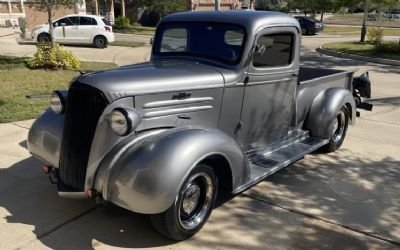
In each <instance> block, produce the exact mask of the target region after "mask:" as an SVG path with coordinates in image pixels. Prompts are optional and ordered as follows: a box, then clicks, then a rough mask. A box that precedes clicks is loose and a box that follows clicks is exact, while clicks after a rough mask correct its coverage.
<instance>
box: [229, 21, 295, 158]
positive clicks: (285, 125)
mask: <svg viewBox="0 0 400 250" xmlns="http://www.w3.org/2000/svg"><path fill="white" fill-rule="evenodd" d="M298 37H299V36H298V31H297V29H295V28H294V27H293V28H292V27H276V28H266V29H263V30H261V31H260V32H259V33H258V34H257V36H256V40H255V41H256V43H255V44H254V46H253V47H254V48H255V51H254V52H253V55H252V60H251V62H250V65H249V67H248V70H247V72H246V73H245V75H246V83H245V87H244V95H243V105H242V113H241V117H240V120H241V123H242V127H241V129H240V131H239V133H238V137H237V140H238V142H239V144H240V145H241V146H242V148H243V149H244V151H250V150H266V149H270V148H271V146H272V145H273V144H275V143H278V142H280V141H282V140H283V139H284V138H285V137H286V136H287V134H288V131H289V126H290V123H291V118H292V112H293V111H294V100H295V94H296V93H295V92H296V89H297V74H298V66H299V65H298V61H299V48H298V46H299V43H298V39H299V38H298Z"/></svg>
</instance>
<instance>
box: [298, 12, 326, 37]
mask: <svg viewBox="0 0 400 250" xmlns="http://www.w3.org/2000/svg"><path fill="white" fill-rule="evenodd" d="M295 18H296V20H297V21H298V22H299V23H300V26H301V33H302V34H303V35H314V34H316V33H318V32H322V31H323V30H324V24H323V23H322V22H320V21H318V20H316V19H314V18H311V17H303V16H296V17H295Z"/></svg>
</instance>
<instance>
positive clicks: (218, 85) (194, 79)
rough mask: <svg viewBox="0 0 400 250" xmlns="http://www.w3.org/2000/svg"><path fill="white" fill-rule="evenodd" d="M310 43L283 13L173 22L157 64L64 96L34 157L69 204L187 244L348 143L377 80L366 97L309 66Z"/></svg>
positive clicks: (87, 78) (95, 75) (39, 127)
mask: <svg viewBox="0 0 400 250" xmlns="http://www.w3.org/2000/svg"><path fill="white" fill-rule="evenodd" d="M300 42H301V28H300V26H299V23H298V22H297V21H296V19H294V18H292V17H290V16H288V15H285V14H281V13H274V12H257V11H222V12H218V11H213V12H206V11H205V12H192V13H178V14H173V15H170V16H167V17H166V18H164V19H162V20H161V22H160V23H159V25H158V27H157V31H156V34H155V37H154V42H153V45H152V46H153V47H152V56H151V60H150V62H147V63H143V64H138V65H129V66H124V67H119V68H116V69H111V70H106V71H98V72H90V73H88V72H86V73H82V74H81V75H80V76H79V77H77V78H75V79H74V80H73V81H72V82H71V85H70V87H69V89H68V91H63V90H59V91H55V92H54V93H53V95H52V97H51V107H50V108H49V109H47V110H46V111H45V112H44V113H43V114H42V115H41V116H40V117H39V118H38V119H37V120H36V121H35V123H34V124H33V125H32V127H31V129H30V131H29V138H28V146H29V151H30V153H31V154H32V155H33V156H35V157H37V158H38V159H39V160H41V161H42V162H43V163H44V164H45V166H44V170H45V172H47V173H49V176H50V179H51V181H52V182H53V183H56V184H57V190H58V192H59V195H60V196H62V197H71V198H73V197H90V198H92V199H93V200H94V201H95V202H96V204H98V205H101V204H104V203H107V202H108V203H112V204H116V205H118V206H121V207H123V208H126V209H129V210H131V211H133V212H136V213H142V214H150V215H151V220H152V223H153V224H154V226H155V228H156V229H157V230H158V231H159V232H161V233H162V234H164V235H165V236H167V237H169V238H171V239H175V240H184V239H186V238H188V237H190V236H192V235H194V234H195V233H196V232H197V231H198V230H200V228H201V227H202V226H203V225H204V223H205V222H206V220H207V219H208V217H209V215H210V213H211V210H212V208H213V206H214V203H215V200H216V198H217V196H218V195H221V194H226V193H227V192H228V193H230V194H233V195H234V194H238V193H240V192H243V191H244V190H246V189H248V188H250V187H251V186H253V185H255V184H257V183H258V182H260V181H262V180H263V179H265V178H266V177H267V176H269V175H271V174H273V173H275V172H276V171H278V170H280V169H282V168H284V167H286V166H288V165H290V164H291V163H293V162H295V161H297V160H299V159H300V158H302V157H303V156H304V155H306V154H309V153H311V152H313V151H315V150H317V149H320V150H322V151H325V152H332V151H335V150H337V149H338V148H339V147H340V146H341V145H342V143H343V140H344V138H345V135H346V132H347V127H348V125H349V124H354V122H355V120H356V114H357V113H358V112H357V111H356V104H355V99H356V100H358V101H357V103H358V104H359V105H361V104H362V103H361V97H365V96H367V97H368V95H370V85H369V82H368V84H367V83H366V82H365V81H361V83H360V82H358V83H357V89H354V88H353V71H339V70H334V69H317V68H306V67H304V68H303V67H300V65H299V59H300ZM132 56H134V55H132ZM310 181H312V180H310ZM218 198H219V197H218ZM50 205H51V204H50Z"/></svg>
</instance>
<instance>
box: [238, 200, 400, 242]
mask: <svg viewBox="0 0 400 250" xmlns="http://www.w3.org/2000/svg"><path fill="white" fill-rule="evenodd" d="M240 196H243V197H246V198H249V199H253V200H255V201H258V202H262V203H264V204H267V205H269V206H273V207H277V208H280V209H283V210H286V211H289V212H291V213H295V214H299V215H303V216H305V217H308V218H311V219H315V220H318V221H322V222H325V223H327V224H330V225H334V226H338V227H341V228H344V229H347V230H350V231H353V232H356V233H360V234H363V235H365V236H368V237H372V238H375V239H378V240H381V241H385V242H388V243H391V244H393V245H396V246H400V242H399V241H396V240H393V239H390V238H387V237H385V236H382V235H379V234H375V233H373V232H368V231H365V230H361V229H357V228H354V227H351V226H348V225H345V224H341V223H339V222H336V221H333V220H330V219H327V218H324V217H321V216H317V215H313V214H310V213H307V212H304V211H301V210H298V209H294V208H289V207H286V206H282V205H279V204H276V203H274V202H271V201H267V200H263V199H260V198H257V197H254V196H252V195H248V194H240Z"/></svg>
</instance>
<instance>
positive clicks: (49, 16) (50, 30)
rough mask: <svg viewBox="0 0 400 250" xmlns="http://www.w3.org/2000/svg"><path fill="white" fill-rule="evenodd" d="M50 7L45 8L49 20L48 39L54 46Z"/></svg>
mask: <svg viewBox="0 0 400 250" xmlns="http://www.w3.org/2000/svg"><path fill="white" fill-rule="evenodd" d="M52 15H53V13H52V7H48V8H47V21H48V22H49V32H50V40H51V47H52V48H54V45H55V43H54V32H53V20H52Z"/></svg>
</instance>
